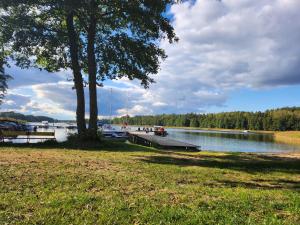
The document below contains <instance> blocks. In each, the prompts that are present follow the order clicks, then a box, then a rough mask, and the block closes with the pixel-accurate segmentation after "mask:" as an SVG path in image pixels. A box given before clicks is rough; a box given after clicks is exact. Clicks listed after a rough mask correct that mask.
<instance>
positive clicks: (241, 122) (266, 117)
mask: <svg viewBox="0 0 300 225" xmlns="http://www.w3.org/2000/svg"><path fill="white" fill-rule="evenodd" d="M124 120H125V119H124V118H115V119H114V120H113V123H115V124H121V123H123V121H124ZM128 122H129V124H131V125H163V126H176V127H201V128H223V129H240V130H272V131H287V130H300V108H299V107H293V108H281V109H274V110H267V111H265V112H225V113H209V114H183V115H176V114H171V115H165V114H163V115H156V116H135V117H131V118H128Z"/></svg>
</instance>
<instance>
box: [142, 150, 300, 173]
mask: <svg viewBox="0 0 300 225" xmlns="http://www.w3.org/2000/svg"><path fill="white" fill-rule="evenodd" d="M140 160H142V161H143V162H146V163H156V164H165V165H177V166H199V167H208V168H219V169H230V170H237V171H244V172H247V173H257V172H273V171H278V172H285V173H291V174H294V173H300V159H288V158H284V157H280V156H271V155H261V154H230V153H228V154H226V155H201V154H200V155H196V156H193V155H189V154H185V155H176V154H175V155H155V156H147V157H143V158H141V159H140Z"/></svg>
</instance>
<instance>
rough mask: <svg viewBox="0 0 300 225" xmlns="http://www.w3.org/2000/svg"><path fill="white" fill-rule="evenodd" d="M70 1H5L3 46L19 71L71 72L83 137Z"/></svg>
mask: <svg viewBox="0 0 300 225" xmlns="http://www.w3.org/2000/svg"><path fill="white" fill-rule="evenodd" d="M77 7H78V4H76V3H74V2H73V1H70V0H66V1H58V0H57V1H56V0H40V1H33V0H32V1H24V0H15V1H9V0H7V1H4V2H1V3H0V10H1V9H2V10H4V11H5V13H2V14H0V18H1V20H0V23H1V24H0V25H1V27H3V30H2V34H3V35H2V36H4V37H5V38H4V41H3V43H5V44H6V46H5V48H6V51H8V52H9V53H10V58H11V61H14V62H15V63H16V65H17V66H19V67H21V68H29V67H38V68H40V69H45V70H47V71H49V72H55V71H59V70H61V69H68V68H71V69H72V70H73V76H74V86H75V90H76V96H77V110H76V119H77V126H78V133H79V134H80V135H83V134H84V133H85V129H86V127H85V100H84V89H83V78H82V74H81V70H82V69H81V66H80V62H79V61H80V55H81V54H80V52H81V49H80V47H79V46H80V40H79V38H78V37H79V31H78V32H77V31H76V28H77V27H76V26H75V25H74V17H75V16H74V10H75V9H76V8H77Z"/></svg>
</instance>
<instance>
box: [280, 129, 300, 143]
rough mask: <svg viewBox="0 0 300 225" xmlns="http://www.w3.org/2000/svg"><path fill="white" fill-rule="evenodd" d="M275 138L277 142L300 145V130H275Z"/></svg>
mask: <svg viewBox="0 0 300 225" xmlns="http://www.w3.org/2000/svg"><path fill="white" fill-rule="evenodd" d="M274 139H275V141H276V142H281V143H286V144H292V145H300V131H283V132H275V133H274Z"/></svg>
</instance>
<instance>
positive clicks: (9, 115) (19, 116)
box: [0, 112, 57, 123]
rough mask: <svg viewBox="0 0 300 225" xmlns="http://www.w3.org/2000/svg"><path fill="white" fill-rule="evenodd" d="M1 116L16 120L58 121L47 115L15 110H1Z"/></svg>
mask: <svg viewBox="0 0 300 225" xmlns="http://www.w3.org/2000/svg"><path fill="white" fill-rule="evenodd" d="M0 117H1V118H10V119H16V120H23V121H27V122H42V121H48V122H51V123H52V122H56V121H57V120H55V119H53V118H51V117H47V116H32V115H24V114H21V113H15V112H0Z"/></svg>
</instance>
